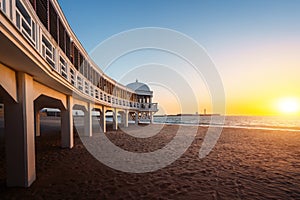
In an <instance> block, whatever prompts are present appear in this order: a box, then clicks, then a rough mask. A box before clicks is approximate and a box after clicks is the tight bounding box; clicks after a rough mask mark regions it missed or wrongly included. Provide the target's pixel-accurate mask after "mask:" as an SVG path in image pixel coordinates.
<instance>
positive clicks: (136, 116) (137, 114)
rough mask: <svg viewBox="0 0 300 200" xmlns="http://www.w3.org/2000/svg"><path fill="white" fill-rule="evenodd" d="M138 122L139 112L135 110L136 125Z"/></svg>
mask: <svg viewBox="0 0 300 200" xmlns="http://www.w3.org/2000/svg"><path fill="white" fill-rule="evenodd" d="M138 123H139V112H135V124H136V125H138Z"/></svg>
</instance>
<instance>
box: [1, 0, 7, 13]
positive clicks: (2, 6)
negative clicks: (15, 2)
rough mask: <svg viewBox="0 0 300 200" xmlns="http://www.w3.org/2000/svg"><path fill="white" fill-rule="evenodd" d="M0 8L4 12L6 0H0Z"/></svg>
mask: <svg viewBox="0 0 300 200" xmlns="http://www.w3.org/2000/svg"><path fill="white" fill-rule="evenodd" d="M0 9H1V10H2V11H3V12H4V13H6V0H0Z"/></svg>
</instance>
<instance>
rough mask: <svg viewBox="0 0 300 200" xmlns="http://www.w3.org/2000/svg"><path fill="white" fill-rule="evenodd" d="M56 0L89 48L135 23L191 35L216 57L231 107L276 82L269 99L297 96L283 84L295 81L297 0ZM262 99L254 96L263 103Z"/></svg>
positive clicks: (298, 69) (299, 38)
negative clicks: (275, 89)
mask: <svg viewBox="0 0 300 200" xmlns="http://www.w3.org/2000/svg"><path fill="white" fill-rule="evenodd" d="M59 3H60V5H61V7H62V10H63V11H64V13H65V15H66V17H67V19H68V21H69V23H70V25H71V27H72V29H73V31H74V32H75V33H76V35H77V37H78V38H79V40H80V41H81V43H82V44H83V46H84V47H85V48H86V50H87V51H88V52H90V51H91V50H92V49H93V48H95V47H96V46H97V45H98V44H99V43H100V42H102V41H103V40H105V39H107V38H108V37H110V36H112V35H114V34H117V33H119V32H122V31H125V30H128V29H133V28H140V27H164V28H170V29H174V30H176V31H179V32H182V33H184V34H186V35H188V36H190V37H192V38H193V39H195V40H196V41H197V42H199V43H200V44H201V45H202V46H203V47H204V48H205V49H206V50H207V51H208V53H209V55H210V56H211V57H212V59H213V60H214V61H215V63H216V65H217V68H218V69H219V72H220V74H221V76H222V79H223V82H224V87H225V89H226V94H227V97H228V96H230V97H231V98H229V99H228V100H229V103H228V106H229V107H230V108H232V106H230V105H231V104H236V102H245V99H247V98H248V97H249V94H251V93H252V92H253V94H254V93H255V94H256V95H258V94H265V93H266V92H269V91H270V90H272V91H273V90H274V87H277V90H279V91H285V92H281V93H280V92H277V93H276V92H272V93H271V92H269V93H270V94H269V96H270V99H271V98H279V97H280V96H288V95H289V96H291V95H294V96H295V95H296V96H297V95H299V96H300V90H299V89H298V90H297V89H293V90H291V89H290V90H291V91H289V90H288V89H287V88H291V87H292V86H294V85H296V84H299V76H300V75H299V74H300V60H299V57H300V56H299V55H300V22H299V20H300V0H224V1H220V0H218V1H217V0H151V1H150V0H127V1H125V0H119V1H116V0H107V1H102V0H89V1H88V0H87V1H77V0H74V1H71V0H59ZM233 77H234V78H233ZM249 77H250V78H249ZM254 77H255V78H254ZM283 77H284V78H283ZM114 78H115V77H114ZM253 84H254V85H253ZM274 84H277V85H276V86H274ZM240 88H243V89H240ZM298 88H299V87H298ZM296 93H297V94H296ZM251 96H253V95H251ZM261 96H262V97H261V98H262V99H266V97H265V96H263V95H261ZM262 99H261V100H260V99H259V98H258V99H256V100H255V101H258V102H260V103H261V104H263V103H264V102H263V100H262ZM253 101H254V100H253ZM230 103H231V104H230ZM265 103H266V102H265ZM269 103H270V102H269ZM249 106H250V104H249V105H247V104H246V103H245V105H240V107H239V108H237V107H236V109H233V108H232V110H231V111H230V113H232V114H237V113H241V114H243V113H245V114H247V113H249V112H250V111H249V110H244V111H242V110H243V109H242V107H249ZM252 109H253V110H255V109H257V110H256V111H253V113H260V112H261V111H259V108H254V107H253V108H252ZM266 114H268V113H266Z"/></svg>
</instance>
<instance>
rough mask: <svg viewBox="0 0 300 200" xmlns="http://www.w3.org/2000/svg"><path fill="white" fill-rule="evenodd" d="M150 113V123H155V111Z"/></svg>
mask: <svg viewBox="0 0 300 200" xmlns="http://www.w3.org/2000/svg"><path fill="white" fill-rule="evenodd" d="M149 114H150V123H151V124H153V113H152V112H150V113H149Z"/></svg>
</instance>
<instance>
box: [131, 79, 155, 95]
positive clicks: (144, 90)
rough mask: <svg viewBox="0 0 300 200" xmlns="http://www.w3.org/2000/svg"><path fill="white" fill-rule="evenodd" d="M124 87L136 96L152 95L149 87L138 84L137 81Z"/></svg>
mask: <svg viewBox="0 0 300 200" xmlns="http://www.w3.org/2000/svg"><path fill="white" fill-rule="evenodd" d="M126 87H128V88H130V89H132V90H134V91H135V92H136V93H137V94H138V95H152V91H151V90H150V88H149V86H148V85H146V84H145V83H141V82H138V80H136V82H134V83H129V84H128V85H127V86H126Z"/></svg>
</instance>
